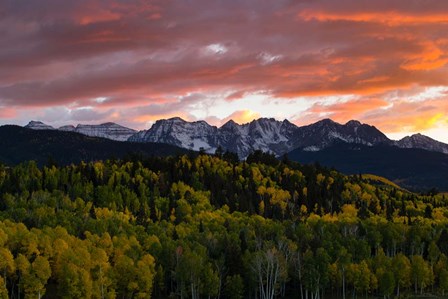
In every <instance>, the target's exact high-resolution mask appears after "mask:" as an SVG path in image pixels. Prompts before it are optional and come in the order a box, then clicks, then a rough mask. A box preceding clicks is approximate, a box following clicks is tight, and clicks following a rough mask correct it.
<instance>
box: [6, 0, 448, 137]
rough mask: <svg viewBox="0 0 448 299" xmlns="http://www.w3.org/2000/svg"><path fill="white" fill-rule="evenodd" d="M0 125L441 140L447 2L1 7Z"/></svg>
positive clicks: (447, 132) (446, 96)
mask: <svg viewBox="0 0 448 299" xmlns="http://www.w3.org/2000/svg"><path fill="white" fill-rule="evenodd" d="M0 16H2V18H1V20H2V21H0V32H1V33H2V39H1V41H0V125H3V124H7V123H10V124H17V125H25V124H26V122H27V121H29V120H30V119H40V120H42V121H43V122H44V123H47V124H49V125H54V126H56V127H59V126H61V125H63V124H68V123H71V124H73V123H85V124H92V123H105V122H116V123H120V124H122V125H123V126H126V127H130V128H134V129H137V130H141V129H147V128H149V127H150V126H151V125H152V124H153V123H154V122H155V121H156V120H158V119H166V118H170V117H174V116H179V117H182V118H183V119H185V120H187V121H198V120H204V121H207V123H209V124H212V125H215V126H220V125H222V124H224V123H225V122H226V121H227V120H229V119H233V120H234V121H235V122H237V123H247V122H250V121H252V120H254V119H258V118H260V117H264V118H274V119H278V120H279V119H288V120H289V121H290V122H291V123H294V124H295V125H297V126H303V125H306V124H310V123H314V122H316V121H318V120H320V119H324V118H330V119H332V120H334V121H336V122H338V123H346V122H348V121H349V120H352V119H356V120H359V121H361V122H362V123H367V124H370V125H374V126H375V127H377V128H378V129H379V130H380V131H381V132H383V133H384V134H385V135H386V136H388V137H389V138H391V139H395V140H396V139H401V138H402V137H404V136H409V135H413V134H416V133H421V134H424V135H427V136H429V137H431V138H433V139H436V140H439V141H442V142H445V143H448V39H447V38H446V37H445V36H446V34H445V32H446V31H447V30H448V2H443V1H437V0H429V1H413V2H411V3H410V2H409V1H406V0H397V1H394V2H390V1H386V0H380V1H375V2H371V1H358V0H343V1H338V2H335V1H332V0H321V1H313V2H310V1H295V2H291V1H288V0H280V1H274V2H263V3H259V2H257V1H253V0H241V1H208V0H197V1H194V2H189V1H182V0H181V1H174V2H170V1H158V0H157V1H153V2H150V3H149V2H148V3H145V2H144V1H143V2H142V1H140V0H125V1H116V0H112V1H110V2H108V3H107V4H105V3H104V2H102V1H98V0H89V1H74V0H68V1H64V2H59V1H56V0H41V1H39V2H30V3H23V2H18V1H7V2H6V3H2V4H0Z"/></svg>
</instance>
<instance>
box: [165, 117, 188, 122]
mask: <svg viewBox="0 0 448 299" xmlns="http://www.w3.org/2000/svg"><path fill="white" fill-rule="evenodd" d="M162 121H170V122H183V123H186V122H187V121H186V120H184V119H183V118H181V117H179V116H175V117H171V118H168V119H162Z"/></svg>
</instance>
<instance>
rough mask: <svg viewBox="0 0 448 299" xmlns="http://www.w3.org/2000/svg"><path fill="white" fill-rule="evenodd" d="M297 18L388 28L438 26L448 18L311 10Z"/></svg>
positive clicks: (303, 12)
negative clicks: (349, 22)
mask: <svg viewBox="0 0 448 299" xmlns="http://www.w3.org/2000/svg"><path fill="white" fill-rule="evenodd" d="M298 16H299V18H301V19H304V20H306V21H311V20H318V21H321V22H328V21H351V22H371V23H382V24H387V25H389V26H402V25H421V24H440V23H448V16H447V15H446V14H444V13H439V14H430V15H418V14H414V15H410V14H405V13H400V12H394V11H389V12H387V11H386V12H352V13H350V12H348V13H344V12H339V13H337V12H331V11H316V10H312V9H308V10H304V11H301V12H299V13H298Z"/></svg>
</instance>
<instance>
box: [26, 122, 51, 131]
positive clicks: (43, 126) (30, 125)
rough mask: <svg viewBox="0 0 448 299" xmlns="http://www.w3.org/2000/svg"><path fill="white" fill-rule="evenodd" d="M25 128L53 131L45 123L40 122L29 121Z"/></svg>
mask: <svg viewBox="0 0 448 299" xmlns="http://www.w3.org/2000/svg"><path fill="white" fill-rule="evenodd" d="M25 128H30V129H42V130H43V129H48V130H54V128H53V127H52V126H50V125H47V124H46V123H43V122H41V121H38V120H32V121H30V122H29V123H28V124H27V125H26V126H25Z"/></svg>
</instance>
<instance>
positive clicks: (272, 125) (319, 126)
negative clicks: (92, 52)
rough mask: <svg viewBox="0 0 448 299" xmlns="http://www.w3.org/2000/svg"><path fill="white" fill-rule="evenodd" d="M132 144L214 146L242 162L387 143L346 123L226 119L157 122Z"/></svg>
mask: <svg viewBox="0 0 448 299" xmlns="http://www.w3.org/2000/svg"><path fill="white" fill-rule="evenodd" d="M129 140H130V141H135V142H163V143H168V144H173V145H176V146H180V147H184V148H187V149H192V150H199V148H201V147H202V148H203V149H204V150H206V151H207V152H214V150H215V149H216V148H218V147H222V148H223V149H224V150H229V151H232V152H235V153H237V154H238V156H239V157H240V158H242V159H244V158H245V157H247V156H248V155H249V154H250V153H251V152H253V151H254V150H262V151H264V152H272V153H274V154H275V155H276V156H281V155H283V154H285V153H287V152H289V151H291V150H293V149H295V148H298V147H303V148H307V149H308V150H311V151H313V150H320V149H323V148H326V147H328V146H331V145H332V144H334V142H338V141H345V142H354V143H361V144H366V145H375V144H379V143H388V142H391V141H390V140H389V139H388V138H387V137H386V136H385V135H384V134H383V133H381V132H380V131H379V130H377V129H376V128H375V127H372V126H369V125H365V124H361V123H360V122H357V121H350V122H348V123H347V124H345V125H341V124H338V123H336V122H333V121H332V120H329V119H326V120H322V121H319V122H317V123H315V124H312V125H308V126H303V127H297V126H296V125H294V124H292V123H290V122H289V121H288V120H284V121H277V120H275V119H273V118H260V119H257V120H253V121H252V122H250V123H247V124H242V125H239V124H237V123H235V122H234V121H232V120H230V121H228V122H227V123H226V124H224V125H223V126H222V127H220V128H216V127H214V126H210V125H209V124H207V123H206V122H204V121H199V122H187V121H185V120H182V119H180V118H178V117H176V118H171V119H166V120H159V121H157V122H156V123H155V124H154V125H153V126H152V127H151V128H150V129H149V130H146V131H141V132H139V133H137V134H135V135H133V136H132V137H130V138H129Z"/></svg>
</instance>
